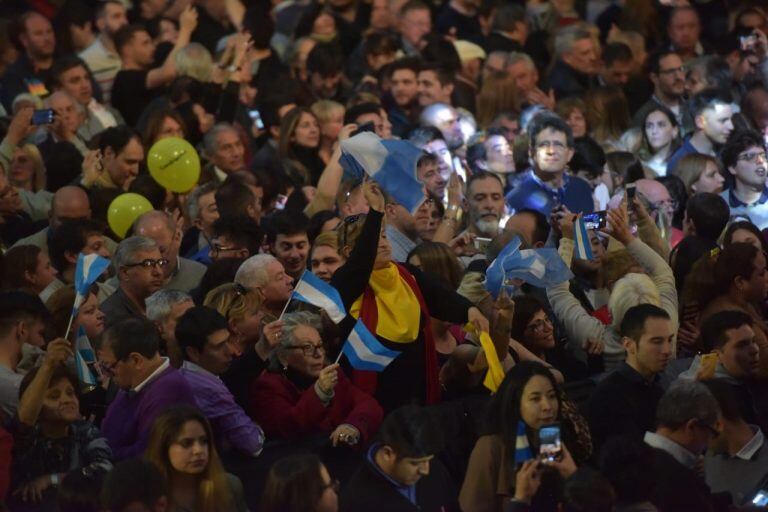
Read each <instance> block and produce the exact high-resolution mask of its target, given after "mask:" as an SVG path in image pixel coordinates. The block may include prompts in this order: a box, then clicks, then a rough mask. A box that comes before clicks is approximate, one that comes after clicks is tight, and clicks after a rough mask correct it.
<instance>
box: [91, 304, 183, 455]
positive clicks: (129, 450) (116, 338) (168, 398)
mask: <svg viewBox="0 0 768 512" xmlns="http://www.w3.org/2000/svg"><path fill="white" fill-rule="evenodd" d="M159 348H160V336H159V334H158V332H157V328H156V327H155V325H154V324H153V323H152V322H150V321H149V320H147V319H145V318H129V319H126V320H123V321H122V322H118V323H117V324H115V325H114V326H113V327H111V328H109V329H108V330H107V331H106V332H105V333H104V339H103V344H102V346H101V349H100V350H99V359H100V361H101V364H102V366H103V367H104V368H105V369H106V370H107V371H108V372H109V373H111V377H112V381H113V382H114V383H115V384H116V385H117V387H119V388H120V391H118V393H117V396H116V397H115V399H114V400H113V401H112V404H110V406H109V409H107V415H106V416H105V417H104V421H103V422H102V424H101V431H102V432H103V433H104V437H106V438H107V441H109V446H110V447H111V448H112V453H114V455H115V459H117V460H122V459H126V458H129V457H134V456H137V455H140V454H142V453H143V452H144V450H145V449H146V447H147V442H148V441H149V433H150V430H151V428H152V423H154V421H155V418H157V417H158V416H159V415H160V414H161V413H162V412H163V411H165V410H166V409H168V408H169V407H172V406H175V405H190V406H193V407H195V406H196V403H195V398H194V396H193V395H192V389H191V388H190V387H189V384H188V383H187V381H186V380H185V379H184V377H183V376H182V375H181V374H180V373H179V371H178V370H176V369H175V368H173V367H172V366H171V365H170V362H169V360H168V358H167V357H161V356H160V352H159Z"/></svg>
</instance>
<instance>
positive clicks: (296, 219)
mask: <svg viewBox="0 0 768 512" xmlns="http://www.w3.org/2000/svg"><path fill="white" fill-rule="evenodd" d="M264 220H265V228H266V230H267V243H268V244H270V245H272V244H274V243H275V241H276V240H277V235H286V236H291V235H300V234H302V233H306V232H307V223H308V222H309V221H308V219H307V217H306V216H305V215H304V214H300V213H298V214H297V213H294V212H278V213H276V214H274V215H272V216H271V217H269V218H268V219H264Z"/></svg>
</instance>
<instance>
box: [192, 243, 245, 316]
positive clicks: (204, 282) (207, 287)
mask: <svg viewBox="0 0 768 512" xmlns="http://www.w3.org/2000/svg"><path fill="white" fill-rule="evenodd" d="M253 254H256V253H253ZM244 261H245V258H223V259H220V260H216V261H214V262H212V263H211V264H210V265H208V269H207V270H206V271H205V274H203V277H202V279H200V286H198V288H197V291H196V292H195V303H197V304H202V303H203V300H205V297H206V295H208V292H210V291H211V290H213V289H214V288H216V287H217V286H220V285H222V284H224V283H234V282H235V274H237V269H239V268H240V265H242V264H243V262H244Z"/></svg>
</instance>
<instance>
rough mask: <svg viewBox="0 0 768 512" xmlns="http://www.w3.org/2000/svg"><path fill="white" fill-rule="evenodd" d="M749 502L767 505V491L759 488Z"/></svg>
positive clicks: (759, 505)
mask: <svg viewBox="0 0 768 512" xmlns="http://www.w3.org/2000/svg"><path fill="white" fill-rule="evenodd" d="M750 503H751V504H752V505H755V506H756V507H765V506H766V505H768V491H766V490H765V489H760V490H759V491H757V494H755V497H754V498H752V501H750Z"/></svg>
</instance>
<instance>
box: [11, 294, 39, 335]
mask: <svg viewBox="0 0 768 512" xmlns="http://www.w3.org/2000/svg"><path fill="white" fill-rule="evenodd" d="M46 318H48V310H47V309H46V308H45V305H44V304H43V301H41V300H40V297H38V296H37V295H32V294H31V293H27V292H23V291H20V290H11V291H8V292H3V293H0V336H4V335H5V334H6V333H7V332H8V331H9V330H10V329H11V328H12V327H13V326H14V325H16V324H17V323H19V322H27V321H29V320H45V319H46Z"/></svg>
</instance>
